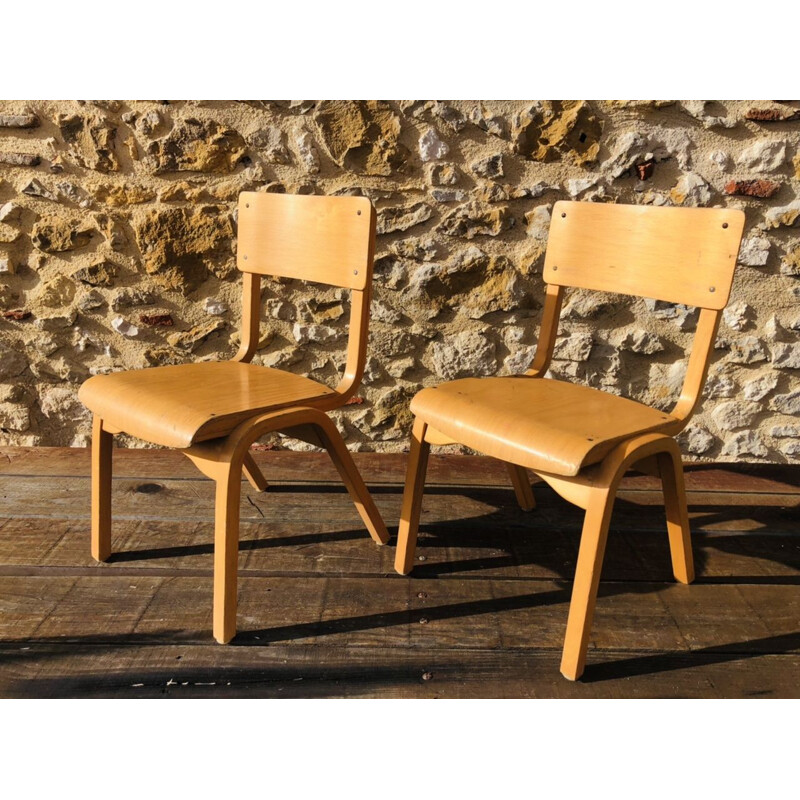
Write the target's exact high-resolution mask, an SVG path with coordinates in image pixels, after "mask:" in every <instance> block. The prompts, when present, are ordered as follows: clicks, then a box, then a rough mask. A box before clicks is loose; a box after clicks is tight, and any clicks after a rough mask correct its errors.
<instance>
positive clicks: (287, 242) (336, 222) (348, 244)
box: [236, 192, 375, 291]
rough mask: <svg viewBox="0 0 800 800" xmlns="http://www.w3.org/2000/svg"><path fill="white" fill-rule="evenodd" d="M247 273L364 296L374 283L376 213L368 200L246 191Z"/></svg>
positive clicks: (241, 259)
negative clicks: (359, 293)
mask: <svg viewBox="0 0 800 800" xmlns="http://www.w3.org/2000/svg"><path fill="white" fill-rule="evenodd" d="M238 224H239V234H238V248H237V254H236V264H237V266H238V267H239V269H240V270H241V271H242V272H250V273H253V274H256V275H272V276H274V277H281V278H297V279H299V280H305V281H312V282H314V283H325V284H329V285H331V286H341V287H344V288H347V289H357V290H359V291H363V290H364V288H365V287H366V286H367V285H368V283H369V282H370V280H371V279H372V257H373V250H374V242H375V210H374V209H373V207H372V203H370V201H369V200H368V199H367V198H366V197H318V196H316V195H291V194H269V193H266V192H242V193H241V194H240V195H239V217H238Z"/></svg>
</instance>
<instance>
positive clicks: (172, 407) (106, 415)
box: [78, 361, 336, 448]
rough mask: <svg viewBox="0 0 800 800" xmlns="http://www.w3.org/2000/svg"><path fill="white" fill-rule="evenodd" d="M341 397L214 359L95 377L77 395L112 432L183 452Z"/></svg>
mask: <svg viewBox="0 0 800 800" xmlns="http://www.w3.org/2000/svg"><path fill="white" fill-rule="evenodd" d="M335 394H336V393H335V392H334V390H333V389H331V388H329V387H327V386H323V385H322V384H320V383H317V382H316V381H313V380H311V379H310V378H304V377H303V376H302V375H294V374H293V373H291V372H282V371H281V370H278V369H270V368H268V367H259V366H256V365H254V364H247V363H243V362H239V361H214V362H204V363H201V364H179V365H177V366H169V367H153V368H152V369H142V370H131V371H128V372H116V373H112V374H110V375H97V376H95V377H94V378H90V379H89V380H88V381H86V383H84V384H83V386H81V389H80V392H79V395H78V396H79V397H80V399H81V402H82V403H83V404H84V405H85V406H87V407H88V408H91V409H92V411H93V412H94V413H95V414H98V415H99V416H100V417H102V419H103V420H104V421H105V424H106V427H107V428H109V429H116V430H118V431H124V432H125V433H129V434H131V435H132V436H137V437H139V438H140V439H145V440H147V441H149V442H154V443H155V444H161V445H164V446H166V447H177V448H185V447H191V445H193V444H197V443H198V442H203V441H206V440H207V439H214V438H216V437H218V436H226V435H227V434H229V433H230V432H231V431H232V430H233V429H234V428H235V427H236V426H237V425H238V424H239V423H240V422H243V421H244V420H246V419H249V418H250V417H252V416H254V415H256V414H258V413H260V412H262V411H266V410H273V409H278V408H285V407H286V406H292V405H311V406H313V405H315V403H317V402H319V400H320V399H323V398H326V397H327V398H330V397H331V396H335Z"/></svg>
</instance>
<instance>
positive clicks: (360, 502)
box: [316, 420, 389, 544]
mask: <svg viewBox="0 0 800 800" xmlns="http://www.w3.org/2000/svg"><path fill="white" fill-rule="evenodd" d="M316 430H317V433H318V435H319V437H320V441H321V442H322V446H323V447H324V448H325V449H326V450H327V451H328V455H329V456H330V458H331V461H332V462H333V465H334V466H335V467H336V469H337V470H338V471H339V475H340V476H341V478H342V482H343V483H344V485H345V486H346V487H347V491H348V492H349V493H350V497H351V498H352V499H353V502H354V503H355V506H356V510H357V511H358V513H359V516H360V517H361V519H362V521H363V523H364V525H365V526H366V528H367V530H368V531H369V535H370V536H371V537H372V538H373V539H374V540H375V541H376V542H377V543H378V544H386V542H388V541H389V531H387V530H386V524H385V523H384V521H383V518H382V517H381V514H380V512H379V511H378V508H377V506H376V505H375V501H374V500H373V499H372V495H371V494H370V493H369V489H367V487H366V484H365V483H364V479H363V478H362V477H361V474H360V473H359V471H358V469H357V467H356V465H355V463H354V462H353V457H352V456H351V455H350V453H349V452H348V450H347V446H346V445H345V443H344V439H342V437H341V435H340V433H339V431H337V430H336V426H335V425H334V424H333V423H332V422H330V421H329V420H328V421H327V422H326V423H325V424H324V425H323V424H320V425H317V426H316Z"/></svg>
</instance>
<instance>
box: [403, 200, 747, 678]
mask: <svg viewBox="0 0 800 800" xmlns="http://www.w3.org/2000/svg"><path fill="white" fill-rule="evenodd" d="M743 227H744V213H743V212H741V211H735V210H730V209H698V208H656V207H645V206H628V205H611V204H599V203H597V204H595V203H579V202H558V203H556V204H555V206H554V208H553V215H552V221H551V225H550V234H549V240H548V244H547V254H546V256H545V264H544V280H545V282H546V284H547V289H546V296H545V304H544V311H543V319H542V325H541V329H540V332H539V341H538V346H537V349H536V353H535V356H534V359H533V364H532V366H531V369H529V370H528V372H526V373H525V374H524V375H522V376H519V377H495V378H465V379H462V380H455V381H450V382H448V383H443V384H441V385H439V386H436V387H432V388H428V389H424V390H422V391H421V392H419V393H418V394H417V395H416V396H415V397H414V399H413V400H412V402H411V410H412V412H413V413H414V415H415V421H414V427H413V432H412V435H411V452H410V455H409V463H408V474H407V477H406V486H405V493H404V496H403V506H402V511H401V519H400V527H399V531H398V547H397V556H396V561H395V569H396V570H397V571H398V572H400V573H401V574H407V573H409V572H410V571H411V568H412V565H413V560H414V549H415V546H416V539H417V529H418V526H419V517H420V507H421V502H422V492H423V483H424V480H425V469H426V463H427V458H428V451H429V448H430V445H431V444H450V443H454V442H457V443H460V444H463V445H466V446H468V447H471V448H474V449H475V450H478V451H480V452H482V453H486V454H487V455H490V456H493V457H495V458H497V459H500V460H501V461H504V462H506V463H507V465H508V468H509V472H510V475H511V481H512V484H513V486H514V490H515V493H516V496H517V500H518V501H519V503H520V505H521V506H522V507H523V508H526V509H530V508H533V507H534V499H533V493H532V491H531V485H530V480H529V478H528V475H527V472H526V470H528V469H530V470H532V471H533V472H534V473H535V474H536V475H538V476H539V477H540V478H541V479H543V480H544V481H545V482H547V483H548V484H549V485H550V486H551V487H552V488H553V489H554V490H555V491H556V492H558V494H560V495H561V496H562V497H563V498H565V499H566V500H567V501H569V502H570V503H573V504H575V505H577V506H579V507H580V508H583V509H584V510H585V512H586V514H585V517H584V523H583V532H582V534H581V541H580V548H579V552H578V562H577V566H576V569H575V580H574V583H573V589H572V600H571V602H570V608H569V615H568V620H567V630H566V637H565V642H564V650H563V654H562V661H561V672H562V674H563V675H564V676H565V677H567V678H569V679H571V680H576V679H577V678H579V677H580V675H581V674H582V673H583V669H584V664H585V660H586V650H587V645H588V637H589V631H590V628H591V624H592V617H593V614H594V607H595V601H596V597H597V587H598V583H599V580H600V570H601V567H602V563H603V554H604V551H605V544H606V538H607V534H608V527H609V520H610V517H611V509H612V506H613V503H614V496H615V494H616V490H617V486H618V484H619V482H620V480H621V479H622V477H623V475H624V474H625V472H626V471H627V470H628V469H630V468H632V467H634V466H635V468H636V470H637V471H645V472H651V473H654V474H657V475H660V477H661V480H662V485H663V490H664V500H665V506H666V514H667V530H668V534H669V544H670V553H671V558H672V569H673V573H674V575H675V578H676V579H677V580H678V581H680V582H681V583H691V581H692V580H693V579H694V564H693V559H692V551H691V541H690V534H689V517H688V513H687V508H686V493H685V489H684V482H683V467H682V464H681V456H680V450H679V448H678V445H677V443H676V442H675V439H674V438H673V437H674V436H675V435H676V434H677V433H679V432H680V431H681V430H682V429H683V428H684V427H685V425H686V423H687V422H688V420H689V418H690V417H691V415H692V413H693V412H694V410H695V408H696V407H697V404H698V400H699V398H700V393H701V391H702V388H703V383H704V381H705V378H706V374H707V371H708V362H709V357H710V354H711V350H712V347H713V345H714V339H715V336H716V332H717V327H718V325H719V319H720V314H721V312H722V309H723V308H724V307H725V305H726V303H727V302H728V296H729V294H730V289H731V283H732V281H733V271H734V267H735V265H736V256H737V254H738V251H739V244H740V241H741V237H742V229H743ZM565 287H577V288H582V289H593V290H599V291H607V292H617V293H622V294H628V295H638V296H643V297H648V298H656V299H660V300H666V301H669V302H673V303H684V304H687V305H691V306H699V308H700V309H701V310H700V315H699V319H698V324H697V331H696V335H695V340H694V346H693V348H692V351H691V355H690V358H689V362H688V367H687V372H686V377H685V380H684V383H683V389H682V391H681V395H680V398H679V399H678V401H677V403H676V404H675V406H674V407H673V408H672V410H671V411H669V412H668V413H667V412H663V411H659V410H658V409H655V408H651V407H649V406H647V405H643V404H642V403H638V402H635V401H633V400H630V399H627V398H624V397H618V396H616V395H613V394H608V393H606V392H602V391H599V390H597V389H592V388H589V387H587V386H581V385H577V384H571V383H568V382H564V381H560V380H555V379H549V378H545V377H544V375H545V373H546V372H547V368H548V365H549V363H550V360H551V357H552V354H553V346H554V343H555V338H556V331H557V328H558V320H559V315H560V311H561V302H562V297H563V293H564V288H565Z"/></svg>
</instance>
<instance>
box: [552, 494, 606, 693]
mask: <svg viewBox="0 0 800 800" xmlns="http://www.w3.org/2000/svg"><path fill="white" fill-rule="evenodd" d="M613 505H614V493H613V492H612V491H610V490H609V489H597V490H596V491H595V493H594V494H593V496H592V497H591V498H590V500H589V504H588V507H587V509H586V516H585V517H584V520H583V532H582V533H581V544H580V549H579V551H578V564H577V567H576V568H575V582H574V583H573V586H572V599H571V600H570V604H569V617H568V619H567V633H566V637H565V638H564V651H563V654H562V656H561V674H562V675H563V676H564V677H565V678H569V680H572V681H575V680H577V679H578V678H580V676H581V675H582V674H583V668H584V665H585V664H586V650H587V648H588V645H589V632H590V631H591V628H592V618H593V617H594V607H595V603H596V601H597V587H598V584H599V583H600V571H601V570H602V567H603V556H604V554H605V549H606V540H607V538H608V525H609V522H610V520H611V509H612V508H613Z"/></svg>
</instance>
